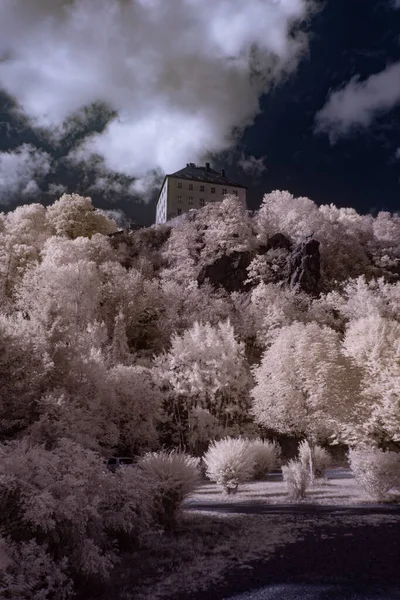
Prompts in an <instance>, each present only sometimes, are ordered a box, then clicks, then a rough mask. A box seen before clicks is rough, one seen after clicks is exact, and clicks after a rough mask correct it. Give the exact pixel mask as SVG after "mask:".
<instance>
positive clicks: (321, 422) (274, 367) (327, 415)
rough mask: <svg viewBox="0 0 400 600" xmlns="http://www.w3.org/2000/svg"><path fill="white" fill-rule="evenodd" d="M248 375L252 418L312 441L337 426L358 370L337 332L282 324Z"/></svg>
mask: <svg viewBox="0 0 400 600" xmlns="http://www.w3.org/2000/svg"><path fill="white" fill-rule="evenodd" d="M253 373H254V378H255V380H256V386H255V388H254V389H253V390H252V396H253V400H254V402H253V414H254V416H255V418H256V420H257V421H258V422H259V423H261V424H262V425H264V426H266V427H269V428H271V429H274V430H276V431H279V432H281V433H285V434H289V435H304V436H305V437H306V438H308V439H309V440H311V441H313V443H315V442H316V441H317V440H318V439H325V438H326V437H328V436H329V435H332V434H333V433H334V432H335V431H336V430H337V429H338V428H339V427H340V423H341V422H342V421H343V419H344V418H346V416H347V415H349V414H350V413H351V410H352V408H353V405H354V403H355V399H356V398H357V393H358V386H359V374H358V371H357V369H355V368H353V366H352V365H351V363H350V361H348V360H347V359H346V358H345V356H344V355H343V353H342V350H341V344H340V338H339V335H338V334H337V333H336V332H335V331H333V330H332V329H330V328H329V327H326V326H320V325H318V324H317V323H306V324H304V323H299V322H295V323H293V324H292V325H290V326H286V327H282V328H281V329H280V330H279V332H278V333H277V335H276V337H275V338H274V341H273V343H272V344H271V345H270V346H269V347H268V348H267V350H266V351H265V353H264V355H263V357H262V360H261V364H260V365H259V366H257V367H254V368H253Z"/></svg>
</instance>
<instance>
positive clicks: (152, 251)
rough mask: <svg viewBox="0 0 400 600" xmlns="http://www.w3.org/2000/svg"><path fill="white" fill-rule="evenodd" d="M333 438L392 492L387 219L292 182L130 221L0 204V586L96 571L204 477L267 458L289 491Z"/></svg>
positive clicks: (393, 306)
mask: <svg viewBox="0 0 400 600" xmlns="http://www.w3.org/2000/svg"><path fill="white" fill-rule="evenodd" d="M293 444H294V445H295V446H296V445H297V444H300V446H299V456H298V457H297V458H296V457H295V456H294V455H293V452H292V453H291V450H290V448H293ZM329 448H333V449H335V448H345V449H346V451H347V449H349V456H350V462H351V465H352V468H353V470H354V471H355V472H356V474H357V473H358V475H359V477H360V481H361V482H364V484H365V485H366V487H367V488H368V489H369V490H370V491H371V493H372V495H373V494H374V492H375V493H376V494H375V495H376V496H377V497H380V496H382V495H383V494H384V493H386V492H388V491H389V489H391V488H392V487H395V488H399V486H400V460H399V457H400V453H399V448H400V216H399V215H397V214H391V213H388V212H379V213H378V214H376V215H370V214H369V215H362V214H358V213H357V212H356V211H355V210H354V209H351V208H338V207H336V206H334V205H332V204H331V205H321V206H318V205H317V204H316V203H315V202H313V201H312V200H310V199H308V198H296V197H293V195H292V194H290V193H289V192H287V191H273V192H271V193H268V194H266V195H265V196H264V198H263V201H262V203H261V206H260V209H259V210H258V211H255V212H254V213H250V212H248V211H246V210H244V208H243V207H242V206H241V204H240V203H239V201H238V200H237V199H236V198H235V197H230V196H227V197H225V199H224V200H222V201H221V202H216V203H213V204H209V205H207V206H205V207H204V208H202V209H200V210H195V211H190V212H189V213H187V214H185V215H182V217H181V218H177V219H175V220H173V221H170V222H169V223H167V224H165V225H157V226H156V225H154V226H152V227H147V228H142V229H139V230H137V231H128V230H120V229H119V227H118V224H117V223H116V222H115V221H113V220H112V219H111V218H110V217H109V216H108V215H107V214H106V213H105V212H102V211H101V210H98V209H95V208H94V206H93V204H92V201H91V199H90V198H84V197H81V196H79V195H76V194H72V195H66V194H65V195H63V196H62V197H61V198H60V199H59V200H57V201H55V202H54V203H53V204H52V205H50V206H48V207H45V206H43V205H41V204H29V205H23V206H19V207H18V208H16V209H15V210H13V211H11V212H8V213H2V214H0V595H2V597H4V598H13V599H14V600H15V599H17V600H22V599H26V598H33V599H35V600H50V599H52V598H57V599H59V600H64V599H68V598H72V597H73V596H74V594H78V596H79V594H84V593H85V590H86V589H87V587H88V586H93V585H94V583H93V582H95V583H96V585H99V582H105V581H107V579H108V578H109V577H110V574H111V573H112V572H113V569H114V568H115V567H116V565H117V564H118V561H119V560H120V556H121V554H122V553H127V552H133V551H134V552H140V548H141V544H142V543H143V540H144V539H145V538H146V536H148V535H149V533H151V532H155V531H159V530H165V531H173V530H174V527H175V525H176V522H177V519H178V518H179V507H180V505H181V503H182V500H183V499H184V498H185V497H186V496H187V494H188V493H190V492H191V491H192V490H193V489H194V487H195V486H196V484H197V481H198V480H199V477H201V476H203V477H204V476H205V475H207V476H208V477H209V478H210V479H211V480H213V481H216V482H217V483H218V484H220V485H221V490H222V491H221V493H223V492H225V493H229V494H231V493H235V492H236V490H237V488H238V486H239V485H240V484H241V483H242V482H243V481H246V480H248V479H249V478H252V477H256V476H257V472H258V475H259V476H261V477H262V475H263V473H264V472H265V471H266V470H268V469H271V468H273V466H274V465H275V466H276V465H278V464H281V465H282V471H283V473H284V477H285V478H286V481H287V483H288V489H289V491H290V490H292V494H293V496H294V497H297V498H301V497H302V496H303V495H304V490H305V488H306V487H307V485H309V482H310V481H312V479H313V477H314V476H317V474H318V473H317V471H318V465H319V464H320V463H323V462H324V456H326V453H327V451H328V450H329ZM113 456H124V457H132V458H133V459H134V465H133V466H132V467H130V468H124V469H120V470H118V472H115V473H113V472H111V471H110V470H109V469H107V465H106V463H107V460H108V458H109V457H113ZM81 597H84V596H81Z"/></svg>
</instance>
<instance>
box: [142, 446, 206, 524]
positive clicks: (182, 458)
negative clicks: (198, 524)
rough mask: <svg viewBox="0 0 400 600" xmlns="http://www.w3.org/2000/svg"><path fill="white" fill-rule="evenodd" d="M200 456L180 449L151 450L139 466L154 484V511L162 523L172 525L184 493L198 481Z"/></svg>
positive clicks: (187, 492)
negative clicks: (166, 450) (179, 450)
mask: <svg viewBox="0 0 400 600" xmlns="http://www.w3.org/2000/svg"><path fill="white" fill-rule="evenodd" d="M199 462H200V460H199V459H198V458H194V457H192V456H189V455H188V454H184V453H178V452H174V451H173V452H164V451H161V452H148V453H147V454H145V455H144V456H143V458H142V459H141V460H140V461H139V462H138V466H139V468H140V469H141V471H142V472H143V473H144V475H145V476H146V478H147V480H148V482H149V483H150V484H151V485H152V486H154V493H155V514H156V518H157V520H158V521H159V523H160V525H162V526H163V527H165V528H166V529H170V528H171V527H173V525H174V524H175V521H176V516H177V512H178V510H179V507H180V505H181V504H182V502H183V500H184V499H185V497H186V496H187V495H188V494H190V493H191V492H193V490H194V488H195V487H196V485H197V483H198V481H199V476H200V472H199Z"/></svg>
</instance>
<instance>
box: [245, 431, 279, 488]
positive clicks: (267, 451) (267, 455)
mask: <svg viewBox="0 0 400 600" xmlns="http://www.w3.org/2000/svg"><path fill="white" fill-rule="evenodd" d="M249 450H250V452H252V455H253V461H254V464H253V479H262V478H263V477H265V475H267V473H269V471H272V470H273V469H276V467H278V466H279V464H280V456H281V448H280V446H279V444H278V443H277V442H268V441H263V440H262V439H260V438H257V439H255V440H250V441H249Z"/></svg>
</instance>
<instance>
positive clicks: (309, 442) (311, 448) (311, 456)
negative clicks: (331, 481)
mask: <svg viewBox="0 0 400 600" xmlns="http://www.w3.org/2000/svg"><path fill="white" fill-rule="evenodd" d="M307 444H308V448H309V450H310V484H311V485H314V483H315V476H314V448H315V444H314V442H313V441H311V440H307Z"/></svg>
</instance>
